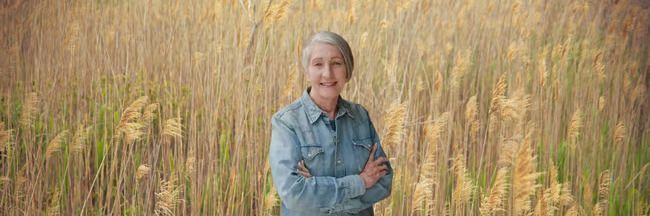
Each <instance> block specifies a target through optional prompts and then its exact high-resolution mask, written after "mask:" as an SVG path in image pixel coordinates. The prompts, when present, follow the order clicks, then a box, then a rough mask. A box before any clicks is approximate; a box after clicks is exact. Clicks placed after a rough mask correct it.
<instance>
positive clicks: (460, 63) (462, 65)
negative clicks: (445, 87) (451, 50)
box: [450, 50, 471, 89]
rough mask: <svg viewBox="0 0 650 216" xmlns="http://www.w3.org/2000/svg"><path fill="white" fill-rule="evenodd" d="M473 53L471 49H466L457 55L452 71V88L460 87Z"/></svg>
mask: <svg viewBox="0 0 650 216" xmlns="http://www.w3.org/2000/svg"><path fill="white" fill-rule="evenodd" d="M470 55H471V53H470V52H469V50H466V51H465V52H463V53H459V54H458V55H457V56H456V61H455V62H454V68H453V69H452V71H451V83H450V85H451V88H452V89H458V87H460V82H461V79H463V76H465V74H466V73H467V70H468V68H469V64H470V57H471V56H470Z"/></svg>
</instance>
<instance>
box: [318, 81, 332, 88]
mask: <svg viewBox="0 0 650 216" xmlns="http://www.w3.org/2000/svg"><path fill="white" fill-rule="evenodd" d="M320 85H321V86H325V87H333V86H336V82H322V83H320Z"/></svg>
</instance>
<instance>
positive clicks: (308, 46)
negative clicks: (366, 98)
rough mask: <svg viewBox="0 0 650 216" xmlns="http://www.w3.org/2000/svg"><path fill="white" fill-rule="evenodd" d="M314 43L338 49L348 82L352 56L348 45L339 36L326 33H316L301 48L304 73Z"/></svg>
mask: <svg viewBox="0 0 650 216" xmlns="http://www.w3.org/2000/svg"><path fill="white" fill-rule="evenodd" d="M315 43H326V44H330V45H332V46H335V47H337V48H339V51H341V55H343V61H344V62H345V71H346V75H345V77H346V78H347V79H348V80H349V79H350V78H352V71H353V70H354V56H352V50H351V49H350V45H349V44H348V42H347V41H345V39H343V37H341V35H338V34H336V33H334V32H328V31H322V32H316V33H315V34H313V35H312V36H311V37H310V38H309V40H307V41H306V42H305V46H304V47H303V48H302V66H303V68H304V69H305V72H307V69H308V68H309V59H310V58H311V51H312V48H313V45H314V44H315Z"/></svg>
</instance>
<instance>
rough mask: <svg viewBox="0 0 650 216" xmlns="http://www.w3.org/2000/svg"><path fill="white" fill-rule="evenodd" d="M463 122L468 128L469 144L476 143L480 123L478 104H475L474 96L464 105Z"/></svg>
mask: <svg viewBox="0 0 650 216" xmlns="http://www.w3.org/2000/svg"><path fill="white" fill-rule="evenodd" d="M465 121H467V124H468V126H469V139H470V143H476V142H477V140H478V132H479V129H480V122H479V118H478V103H477V102H476V95H474V96H472V97H470V98H469V100H467V104H466V105H465Z"/></svg>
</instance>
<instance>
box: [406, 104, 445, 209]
mask: <svg viewBox="0 0 650 216" xmlns="http://www.w3.org/2000/svg"><path fill="white" fill-rule="evenodd" d="M448 115H449V113H447V112H445V113H443V114H441V115H440V116H439V117H438V119H437V120H436V121H435V122H433V124H427V125H426V126H425V138H426V142H427V144H428V148H427V149H428V150H427V151H426V156H425V159H424V162H423V163H422V167H421V168H420V178H419V181H418V183H417V184H416V185H415V193H414V199H413V212H416V211H420V212H424V214H425V215H430V214H434V212H432V211H433V210H434V207H435V204H436V202H437V197H436V196H435V192H436V191H437V188H438V184H439V179H438V174H437V168H436V167H437V155H438V139H439V138H440V135H441V133H442V132H443V130H444V129H445V128H446V127H447V121H448V120H447V118H448Z"/></svg>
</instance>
